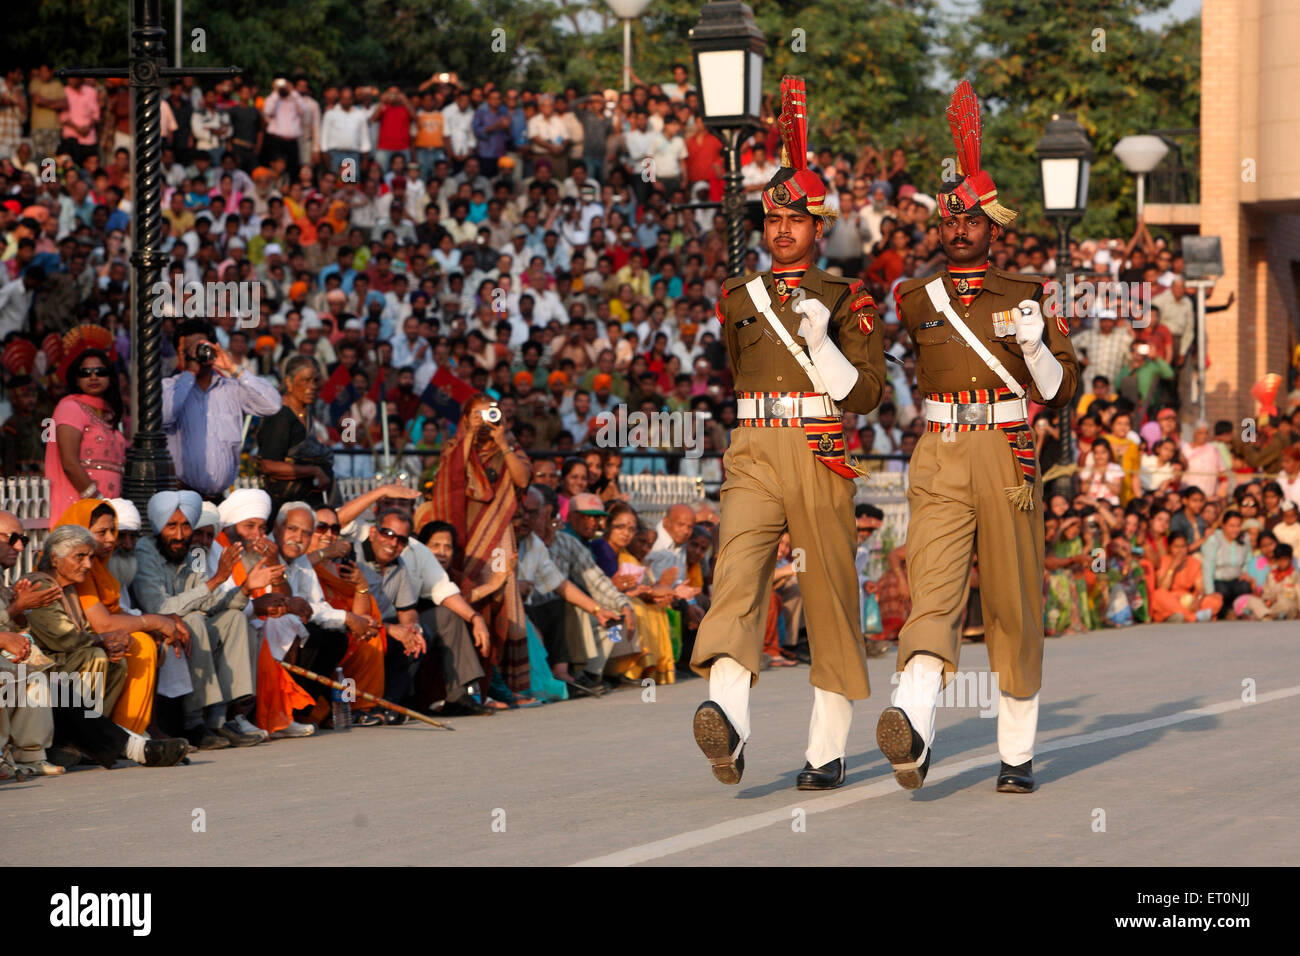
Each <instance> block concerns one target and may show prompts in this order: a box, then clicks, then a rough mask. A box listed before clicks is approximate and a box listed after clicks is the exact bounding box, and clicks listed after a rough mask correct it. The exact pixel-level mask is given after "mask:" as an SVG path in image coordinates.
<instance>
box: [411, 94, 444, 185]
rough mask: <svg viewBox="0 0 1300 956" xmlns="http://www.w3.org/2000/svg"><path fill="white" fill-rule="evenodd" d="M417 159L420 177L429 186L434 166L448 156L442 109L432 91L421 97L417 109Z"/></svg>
mask: <svg viewBox="0 0 1300 956" xmlns="http://www.w3.org/2000/svg"><path fill="white" fill-rule="evenodd" d="M414 145H415V161H416V162H417V163H418V164H419V166H420V179H421V180H423V181H424V184H425V185H426V186H427V185H428V184H429V181H430V180H431V179H433V172H434V168H435V167H436V166H437V164H438V163H439V162H441V161H443V160H445V159H446V158H447V150H446V149H445V148H444V136H443V115H442V110H440V109H438V108H437V107H436V106H435V105H434V98H433V93H432V92H425V93H424V94H423V95H422V96H421V97H420V107H419V109H417V110H416V111H415V143H414Z"/></svg>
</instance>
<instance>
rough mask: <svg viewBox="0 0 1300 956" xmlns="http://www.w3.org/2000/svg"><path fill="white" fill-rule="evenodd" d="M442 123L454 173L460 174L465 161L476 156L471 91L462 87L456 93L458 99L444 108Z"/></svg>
mask: <svg viewBox="0 0 1300 956" xmlns="http://www.w3.org/2000/svg"><path fill="white" fill-rule="evenodd" d="M442 122H443V128H444V130H445V131H446V132H445V138H446V142H447V152H448V154H449V155H450V157H451V166H452V171H453V172H455V173H459V172H460V171H461V169H462V167H464V165H465V160H467V159H469V158H470V157H471V156H473V155H474V110H473V107H471V106H470V104H469V90H467V89H465V88H464V87H461V88H460V89H458V90H457V91H456V99H455V100H454V101H452V102H451V103H449V104H448V105H446V106H444V107H443V108H442ZM476 165H477V164H476ZM444 188H445V185H444Z"/></svg>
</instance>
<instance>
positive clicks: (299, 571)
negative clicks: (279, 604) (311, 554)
mask: <svg viewBox="0 0 1300 956" xmlns="http://www.w3.org/2000/svg"><path fill="white" fill-rule="evenodd" d="M284 576H285V578H286V579H288V581H289V590H290V591H292V592H293V596H294V597H300V598H303V599H304V600H305V601H306V602H307V603H308V604H310V605H311V609H312V615H311V622H312V623H313V624H317V625H319V626H320V627H328V628H330V629H332V630H336V631H338V630H342V629H343V628H344V627H346V626H347V622H348V612H347V611H344V610H342V609H340V608H337V607H335V606H334V605H332V604H330V602H329V601H327V600H325V592H324V591H322V590H321V586H320V580H319V579H318V578H317V577H316V569H315V568H313V567H312V564H311V562H310V561H308V560H307V555H305V554H300V555H298V557H296V558H294V559H293V560H292V561H289V562H287V563H286V565H285V569H284ZM248 606H249V607H252V606H253V605H252V602H251V601H250V602H249V605H248Z"/></svg>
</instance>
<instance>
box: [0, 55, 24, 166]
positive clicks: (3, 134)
mask: <svg viewBox="0 0 1300 956" xmlns="http://www.w3.org/2000/svg"><path fill="white" fill-rule="evenodd" d="M26 119H27V94H26V93H25V92H23V70H22V67H19V66H10V67H9V69H8V70H6V71H5V75H4V77H3V78H0V156H8V155H10V154H11V153H13V152H14V151H15V150H16V149H17V148H18V141H19V140H21V139H22V137H23V122H24V121H25V120H26Z"/></svg>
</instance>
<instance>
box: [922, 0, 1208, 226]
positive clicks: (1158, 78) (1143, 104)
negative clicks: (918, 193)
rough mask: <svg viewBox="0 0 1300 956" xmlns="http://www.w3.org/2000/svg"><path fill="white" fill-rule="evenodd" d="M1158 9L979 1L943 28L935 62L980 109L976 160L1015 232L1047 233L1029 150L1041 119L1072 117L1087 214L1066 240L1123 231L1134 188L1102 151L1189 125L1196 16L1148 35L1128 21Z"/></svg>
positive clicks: (1118, 0) (1095, 2)
mask: <svg viewBox="0 0 1300 956" xmlns="http://www.w3.org/2000/svg"><path fill="white" fill-rule="evenodd" d="M1170 3H1171V0H980V3H979V8H978V10H977V12H976V13H975V14H974V15H973V16H972V17H971V18H970V19H969V21H967V22H965V23H962V24H959V25H956V26H954V27H953V29H952V30H951V32H950V35H949V37H948V47H949V51H950V52H949V54H948V56H947V57H946V58H945V65H946V66H947V68H948V71H949V72H950V73H951V74H952V76H953V77H955V78H958V79H960V78H963V77H964V78H966V79H969V80H970V81H971V83H972V84H973V85H974V87H975V91H976V93H978V94H979V96H980V100H981V102H982V103H983V104H984V106H985V107H986V110H985V115H984V146H983V162H984V165H985V166H987V167H988V169H989V170H990V171H991V172H992V173H993V176H994V179H995V180H996V182H997V183H998V187H999V192H1000V194H1001V195H1002V196H1004V197H1005V199H1004V201H1005V202H1007V203H1009V204H1010V205H1011V206H1012V207H1013V208H1016V209H1019V210H1020V211H1021V220H1020V222H1022V223H1023V224H1024V226H1025V228H1027V229H1034V230H1037V231H1041V232H1045V233H1051V232H1052V229H1051V227H1050V225H1049V224H1048V223H1047V221H1046V220H1045V219H1044V218H1043V215H1042V194H1041V189H1040V186H1039V177H1038V166H1037V158H1036V156H1035V152H1034V147H1035V144H1036V143H1037V141H1038V139H1039V138H1040V137H1041V136H1042V133H1043V129H1044V127H1045V126H1046V124H1047V121H1048V120H1049V119H1050V118H1051V115H1052V114H1053V113H1056V112H1073V113H1074V114H1075V115H1076V117H1077V118H1078V120H1079V123H1080V124H1081V125H1082V126H1083V127H1084V128H1085V129H1086V130H1087V131H1088V136H1089V138H1090V139H1091V140H1092V145H1093V150H1094V157H1093V165H1092V177H1091V182H1090V186H1089V201H1088V213H1087V215H1086V216H1085V217H1084V219H1083V222H1082V223H1081V224H1080V226H1079V227H1078V228H1077V229H1076V233H1077V234H1079V235H1081V236H1082V235H1092V236H1110V235H1124V236H1127V235H1128V234H1129V233H1131V232H1132V230H1133V221H1134V214H1135V200H1136V196H1135V191H1136V187H1135V184H1134V178H1133V176H1132V174H1130V173H1129V172H1128V171H1127V170H1125V169H1124V166H1123V164H1122V163H1121V162H1120V161H1119V160H1118V159H1117V158H1116V157H1115V155H1114V154H1113V153H1112V152H1111V151H1112V150H1113V149H1114V146H1115V143H1117V142H1118V141H1119V140H1120V139H1121V138H1122V137H1124V136H1127V135H1129V134H1132V133H1142V132H1145V131H1147V130H1149V129H1169V128H1182V127H1195V126H1197V125H1198V124H1199V120H1200V42H1201V38H1200V35H1201V31H1200V18H1199V17H1196V18H1193V19H1190V20H1186V21H1183V22H1180V23H1176V24H1174V25H1172V26H1169V27H1167V28H1164V29H1160V30H1157V29H1150V28H1144V27H1143V26H1142V25H1141V24H1139V23H1138V17H1139V16H1140V15H1142V14H1148V13H1152V12H1158V11H1161V10H1164V9H1166V8H1168V7H1169V5H1170ZM951 150H952V147H951V143H949V146H948V153H947V155H952V153H951ZM1195 161H1196V157H1194V156H1193V157H1185V158H1184V162H1191V163H1193V164H1194V163H1195Z"/></svg>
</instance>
